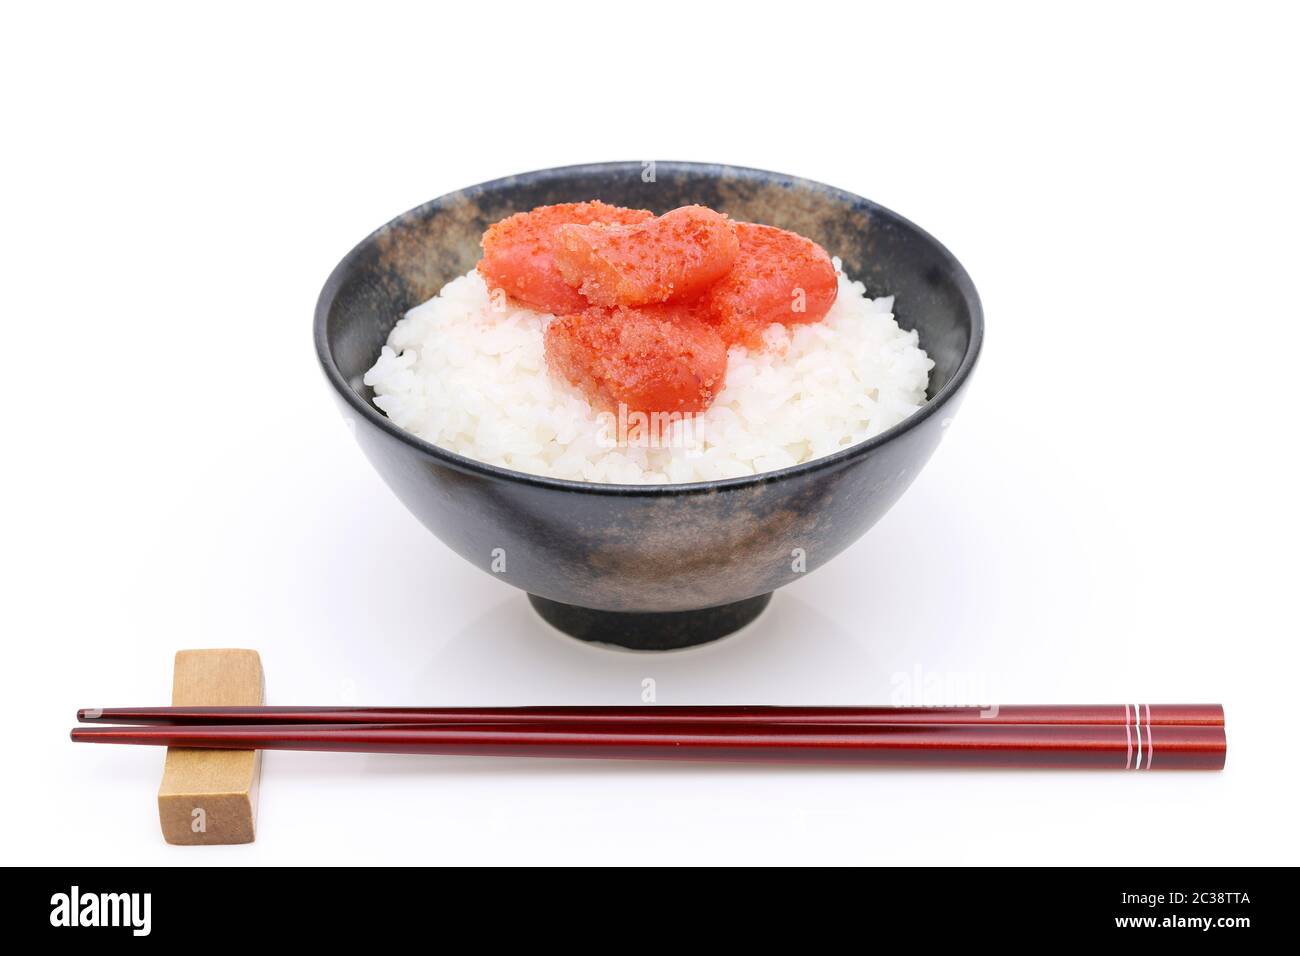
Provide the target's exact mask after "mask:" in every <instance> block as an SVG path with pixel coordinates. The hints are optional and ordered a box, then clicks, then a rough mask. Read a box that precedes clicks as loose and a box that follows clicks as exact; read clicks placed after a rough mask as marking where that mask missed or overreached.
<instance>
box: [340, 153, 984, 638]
mask: <svg viewBox="0 0 1300 956" xmlns="http://www.w3.org/2000/svg"><path fill="white" fill-rule="evenodd" d="M653 173H654V178H653V181H647V174H648V170H647V167H646V164H643V163H640V162H622V163H600V164H596V165H588V166H569V167H564V168H559V169H546V170H539V171H537V172H532V173H524V174H522V175H519V176H511V177H509V178H506V179H499V180H496V181H494V182H489V183H484V184H482V185H479V186H472V187H470V188H468V189H463V190H460V191H459V192H455V193H450V194H448V195H446V196H443V197H441V198H439V199H435V200H433V201H432V202H429V203H426V204H425V205H423V206H420V207H418V208H416V209H412V210H411V211H410V212H407V213H404V214H402V215H401V216H398V217H397V218H396V219H394V220H393V221H392V222H390V223H388V225H386V226H384V227H382V228H381V229H379V230H378V231H377V232H375V233H373V234H372V235H371V236H369V237H368V238H366V239H365V240H364V241H362V242H361V244H360V245H358V246H357V247H356V248H355V249H353V250H352V251H351V252H350V253H348V255H347V256H346V257H345V258H344V259H343V261H342V262H341V263H339V265H338V267H337V268H335V270H334V272H333V273H332V274H331V275H330V277H329V279H328V280H327V281H326V283H325V287H324V289H323V290H322V291H321V295H320V300H319V302H318V303H317V306H316V321H315V341H316V352H317V356H318V357H319V359H320V363H321V366H322V368H323V369H324V371H325V376H326V378H327V379H328V380H329V382H330V384H331V385H333V386H334V389H335V391H336V392H337V394H338V397H339V400H340V402H341V405H342V408H343V412H344V414H345V415H346V416H347V417H348V418H349V419H350V420H351V421H352V422H353V423H354V424H355V433H356V437H357V440H358V442H359V443H360V445H361V448H362V450H363V451H364V452H365V454H366V456H367V457H368V458H369V459H370V461H371V463H372V464H373V465H374V467H375V468H376V469H377V470H378V471H379V473H380V475H382V476H383V478H384V480H385V481H386V482H388V484H389V486H390V487H391V488H392V489H393V491H394V492H395V493H396V494H397V496H398V498H400V499H401V501H402V502H403V503H404V504H405V505H406V507H407V508H408V509H410V511H411V512H412V513H413V514H414V515H415V516H416V517H417V518H419V519H420V521H421V522H423V523H424V525H425V526H426V527H427V528H428V529H429V530H430V531H432V532H433V533H434V534H435V535H437V536H438V537H439V538H440V539H441V540H442V541H443V542H444V543H446V544H447V545H448V546H449V547H451V548H452V549H454V550H455V551H456V552H457V553H458V554H460V555H461V556H462V557H464V558H465V559H466V560H467V561H469V562H470V563H471V564H474V565H475V566H477V567H479V568H481V569H483V570H484V571H485V572H489V573H492V561H493V555H494V551H495V549H498V548H500V549H504V555H505V568H506V570H505V571H504V572H500V573H496V574H495V575H494V576H496V577H498V578H500V579H501V580H502V581H504V582H505V583H508V584H511V585H514V586H515V587H517V588H521V589H523V590H525V591H527V592H529V594H530V595H532V596H533V599H534V600H533V603H534V606H535V607H537V608H538V610H539V611H540V612H541V613H542V615H543V617H545V618H546V619H547V620H548V621H550V622H551V623H552V624H555V625H556V626H558V627H560V628H561V629H563V630H566V631H568V632H569V633H571V634H573V635H574V636H576V637H581V638H583V639H585V640H593V641H599V642H604V643H611V644H620V645H623V646H627V647H635V648H640V649H668V648H673V647H683V646H687V645H690V644H696V643H700V642H702V641H707V640H712V639H714V638H717V637H721V636H723V635H724V634H726V633H729V632H730V631H732V630H734V629H735V628H737V627H740V626H742V625H743V624H745V623H747V622H748V621H749V620H751V619H752V618H753V617H754V616H756V615H757V614H758V613H759V612H761V610H762V608H763V606H764V605H765V604H766V601H765V600H762V597H763V596H764V595H768V594H770V593H771V592H772V591H774V590H775V589H776V588H779V587H781V586H782V585H784V584H788V583H790V582H791V581H793V580H794V579H795V578H797V577H799V576H801V575H802V574H805V573H808V572H811V571H813V570H815V569H816V568H818V567H820V566H821V565H823V564H825V563H826V562H827V561H829V560H831V559H832V558H834V557H835V556H836V555H837V554H839V553H840V552H841V551H843V550H844V549H845V548H846V547H848V546H849V545H850V544H852V543H853V542H854V541H855V540H857V538H858V537H859V536H860V535H862V534H863V532H865V531H866V530H867V529H868V528H870V527H871V526H872V525H873V524H875V522H876V521H877V520H878V519H879V518H880V516H881V515H883V514H884V513H885V512H886V511H887V510H888V509H889V508H890V506H891V505H893V503H894V502H895V501H897V500H898V498H899V496H900V495H901V494H902V493H903V492H904V491H905V490H906V489H907V487H908V485H910V484H911V482H912V480H913V479H914V478H915V477H916V475H917V473H918V472H919V471H920V469H921V468H922V466H924V464H925V463H926V461H927V460H928V459H929V457H930V455H931V453H932V452H933V451H934V449H935V447H936V445H938V443H939V440H940V437H941V435H942V434H943V429H944V428H945V427H946V426H947V424H948V422H949V421H950V420H951V419H952V416H953V415H954V414H955V412H956V410H957V405H958V403H959V401H960V399H961V395H962V392H963V391H964V389H965V387H966V385H967V382H968V381H969V378H970V375H971V372H972V370H973V369H974V367H975V363H976V360H977V358H978V356H979V350H980V343H981V340H982V338H983V313H982V311H981V308H980V302H979V297H978V295H977V294H976V292H975V287H974V285H973V284H972V283H971V280H970V277H969V276H968V275H967V274H966V271H965V270H964V269H963V268H962V266H961V264H960V263H958V262H957V260H956V259H954V258H953V256H952V255H951V254H950V253H949V252H948V251H947V250H946V249H944V248H943V246H941V245H940V244H939V243H938V242H936V241H935V240H934V239H933V238H931V237H930V236H929V235H927V234H926V233H925V232H923V231H922V230H920V229H918V228H917V227H916V226H914V225H912V224H911V223H910V222H908V221H907V220H905V219H903V218H902V217H900V216H898V215H896V214H895V213H892V212H890V211H889V210H887V209H884V208H882V207H880V206H877V205H876V204H875V203H872V202H870V201H868V200H866V199H863V198H861V197H859V196H855V195H852V194H851V193H846V192H844V191H842V190H839V189H834V188H832V187H829V186H824V185H821V184H819V183H814V182H809V181H808V180H803V179H796V178H794V177H791V176H784V175H781V174H778V173H770V172H764V171H762V170H755V169H744V168H738V167H733V166H718V165H711V164H703V163H681V162H658V163H656V164H655V166H654V170H653ZM588 199H600V200H603V201H605V202H607V203H613V204H616V205H620V206H633V207H638V208H647V209H652V210H654V211H655V212H657V213H662V212H664V211H666V210H668V209H672V208H674V207H676V206H681V205H685V204H688V203H702V204H704V205H707V206H711V207H713V208H714V209H717V210H719V211H721V212H725V213H727V214H728V215H730V216H731V217H732V218H733V219H737V220H749V221H754V222H763V223H769V224H771V225H775V226H780V227H782V228H785V229H792V230H794V231H795V232H798V233H801V234H803V235H805V236H808V237H810V238H812V239H815V240H816V241H817V242H819V243H821V244H822V246H824V247H825V248H826V249H827V250H828V251H829V252H830V253H831V254H832V255H838V256H840V257H841V258H842V259H843V260H844V268H845V271H846V272H848V274H849V275H851V276H853V277H854V278H856V279H859V280H861V281H863V282H864V283H865V284H866V286H867V292H868V294H869V295H872V296H877V295H887V294H888V295H895V296H897V300H896V303H895V314H896V316H897V318H898V321H899V324H900V325H902V326H903V327H904V328H907V329H916V330H918V332H919V335H920V339H921V347H922V348H924V349H925V350H926V351H927V352H928V353H929V354H930V357H931V358H932V359H934V362H935V368H934V370H933V372H932V373H931V377H930V392H929V401H928V402H927V404H926V405H925V407H924V408H922V409H921V410H920V411H919V412H917V413H916V414H915V415H913V416H911V417H910V418H908V419H907V420H906V421H904V422H902V423H901V424H899V425H897V426H895V427H894V428H891V429H889V430H888V431H886V432H884V433H883V434H881V435H878V436H876V437H875V438H871V439H869V440H867V441H865V442H862V443H861V444H858V445H855V446H853V447H852V448H848V449H845V450H844V451H841V452H838V453H836V454H835V455H832V456H830V457H828V458H823V459H819V460H817V461H813V462H809V463H807V464H803V465H797V466H795V467H792V468H786V469H783V470H781V471H775V472H769V473H766V474H762V475H757V476H754V477H749V478H737V479H729V480H725V481H713V482H697V483H691V484H679V485H609V484H590V483H585V482H576V481H563V480H558V479H552V478H541V477H537V476H535V475H527V474H523V473H520V472H514V471H509V470H506V469H503V468H498V467H494V466H492V465H485V464H482V463H479V462H476V461H473V460H471V459H468V458H464V457H461V456H460V455H456V454H454V453H452V452H449V451H445V450H443V449H441V448H438V447H436V446H434V445H431V444H429V443H428V442H425V441H422V440H421V439H419V438H416V437H415V436H413V435H411V434H408V433H407V432H405V431H403V430H401V429H400V428H398V427H397V426H396V425H394V424H393V423H392V422H390V421H389V420H388V419H387V418H386V417H385V416H384V415H383V413H382V412H380V411H379V410H378V409H377V408H375V406H374V404H373V401H372V400H373V397H374V396H373V393H372V392H371V390H370V389H369V388H367V387H365V386H364V385H363V383H362V376H363V375H364V374H365V371H366V369H368V368H369V367H370V366H371V365H372V364H373V363H374V361H375V359H376V358H377V357H378V355H379V350H380V347H381V346H382V345H383V344H384V341H385V340H386V339H387V337H388V333H389V332H390V331H391V329H392V327H393V325H394V324H395V323H396V322H397V320H398V319H399V318H401V317H402V315H403V313H405V312H406V310H407V309H410V308H411V307H412V306H415V305H418V304H419V303H421V302H423V301H425V300H426V299H428V298H430V297H431V296H433V295H434V294H435V293H436V292H437V291H438V289H439V288H441V287H442V285H443V284H445V283H446V282H447V281H449V280H450V279H452V278H454V277H456V276H458V275H462V274H463V273H465V272H466V271H468V270H469V269H470V268H471V267H472V266H473V265H474V264H475V263H476V262H477V261H478V259H479V256H480V254H481V249H480V247H479V238H480V236H481V235H482V233H483V230H484V229H485V228H486V227H487V226H488V225H490V224H491V223H493V222H495V221H496V220H498V219H500V218H502V217H503V216H507V215H510V214H511V213H515V212H519V211H521V210H527V209H531V208H533V207H534V206H540V205H547V204H551V203H561V202H578V201H582V200H588ZM799 555H802V556H803V557H802V567H803V570H796V568H797V567H799V565H800V562H799V561H798V560H796V559H797V557H798V556H799ZM863 600H870V594H869V592H868V591H867V590H865V589H864V593H863ZM684 612H696V613H684Z"/></svg>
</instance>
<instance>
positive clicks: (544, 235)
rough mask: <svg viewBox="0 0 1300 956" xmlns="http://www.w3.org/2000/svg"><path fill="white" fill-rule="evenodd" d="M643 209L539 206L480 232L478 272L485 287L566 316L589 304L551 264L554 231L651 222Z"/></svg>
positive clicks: (583, 204)
mask: <svg viewBox="0 0 1300 956" xmlns="http://www.w3.org/2000/svg"><path fill="white" fill-rule="evenodd" d="M653 218H654V213H652V212H650V211H649V210H646V209H625V208H623V207H622V206H609V205H606V204H605V203H603V202H579V203H564V204H563V205H559V206H538V207H537V208H536V209H534V210H532V211H531V212H521V213H518V214H516V215H514V216H510V217H508V218H506V219H502V220H501V221H500V222H498V223H496V224H494V225H493V226H491V227H490V228H489V229H488V231H487V232H485V233H484V234H483V259H482V260H481V261H480V262H479V264H478V271H479V273H480V274H481V275H482V276H483V278H484V280H486V282H487V284H488V286H490V287H491V288H494V289H503V290H505V293H506V295H508V296H509V297H510V298H512V299H514V300H515V301H517V302H519V303H521V304H523V305H526V306H528V307H530V308H533V309H538V310H540V311H542V312H553V313H556V314H564V313H566V312H576V311H578V310H580V309H585V308H586V307H587V305H588V303H587V300H586V299H584V298H583V297H582V296H581V295H579V294H578V292H577V291H575V290H574V289H573V288H571V287H570V286H569V285H568V284H567V283H566V282H565V281H564V278H563V277H562V276H561V275H560V271H559V269H558V268H556V265H555V255H554V245H555V230H556V228H557V227H559V226H562V225H571V224H578V225H583V226H587V225H591V224H592V223H602V224H606V225H624V226H626V225H631V224H633V223H638V222H642V221H644V220H647V219H653Z"/></svg>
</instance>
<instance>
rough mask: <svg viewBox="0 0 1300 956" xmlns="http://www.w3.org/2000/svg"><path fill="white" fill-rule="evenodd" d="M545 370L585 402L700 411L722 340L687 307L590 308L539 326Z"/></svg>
mask: <svg viewBox="0 0 1300 956" xmlns="http://www.w3.org/2000/svg"><path fill="white" fill-rule="evenodd" d="M546 359H547V363H548V364H549V366H550V368H551V369H552V371H554V372H555V373H557V374H559V375H561V376H562V377H563V378H564V379H566V380H567V381H568V382H570V383H571V384H573V385H576V386H577V387H578V388H579V389H580V390H581V391H582V392H583V394H585V395H586V396H587V399H588V401H590V402H591V403H592V405H593V406H595V407H597V408H600V409H604V410H607V411H617V409H618V406H619V405H620V404H622V405H624V406H626V407H627V409H628V410H629V411H632V412H701V411H704V409H706V408H708V407H709V405H710V404H712V402H713V398H714V396H715V395H717V393H718V392H719V391H720V390H721V389H722V385H723V382H724V381H725V380H726V375H727V346H726V345H725V344H724V343H723V341H722V339H721V337H720V336H719V335H718V334H717V332H715V331H714V330H713V329H712V328H710V327H709V326H708V325H706V324H704V323H702V322H699V321H697V320H695V319H693V318H692V317H691V315H690V309H689V307H687V308H685V309H676V308H674V307H673V306H657V307H651V308H645V309H637V308H627V307H618V308H615V309H600V308H592V309H588V310H586V311H584V312H580V313H577V314H574V315H567V316H564V317H563V318H559V319H556V320H555V321H554V322H552V323H551V324H550V326H549V327H548V328H547V330H546Z"/></svg>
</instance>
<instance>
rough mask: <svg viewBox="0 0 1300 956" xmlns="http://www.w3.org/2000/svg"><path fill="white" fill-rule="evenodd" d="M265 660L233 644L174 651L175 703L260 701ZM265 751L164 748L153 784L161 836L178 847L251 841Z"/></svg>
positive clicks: (232, 703) (227, 704)
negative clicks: (157, 780)
mask: <svg viewBox="0 0 1300 956" xmlns="http://www.w3.org/2000/svg"><path fill="white" fill-rule="evenodd" d="M264 685H265V682H264V677H263V674H262V660H261V658H260V657H258V654H257V651H251V650H241V649H236V648H220V649H211V650H186V651H177V652H176V664H175V668H174V671H173V675H172V704H173V705H174V706H191V707H196V706H227V707H228V706H235V705H248V704H261V703H262V700H263V694H264ZM261 773H262V754H261V751H256V750H197V749H187V748H180V747H169V748H168V749H167V759H166V761H165V762H164V764H163V777H162V785H161V786H160V787H159V788H158V820H159V823H161V825H162V832H163V839H165V840H166V841H167V842H168V843H175V844H182V845H201V844H231V843H252V842H253V839H254V836H255V832H256V821H257V785H258V780H259V778H260V777H261Z"/></svg>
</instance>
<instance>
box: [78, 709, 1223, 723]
mask: <svg viewBox="0 0 1300 956" xmlns="http://www.w3.org/2000/svg"><path fill="white" fill-rule="evenodd" d="M77 720H79V721H82V722H85V723H102V724H168V725H203V724H223V725H233V724H315V723H324V722H328V723H344V724H434V723H448V722H452V723H458V724H479V723H501V722H508V723H513V722H521V721H526V722H529V723H538V724H545V723H556V722H569V721H574V720H599V721H601V722H605V723H611V724H626V725H630V726H640V725H643V724H649V723H661V722H664V721H672V722H678V723H682V724H694V723H726V724H735V725H737V726H763V725H766V724H772V723H782V724H792V723H793V724H847V725H874V724H930V723H935V722H941V723H974V724H980V725H986V724H990V723H992V724H1070V725H1076V724H1098V725H1118V726H1124V725H1136V724H1150V725H1152V726H1157V727H1158V726H1210V727H1215V726H1217V727H1222V726H1223V707H1222V706H1220V705H1218V704H1100V705H1097V704H1071V705H1055V704H1053V705H1045V706H1044V705H1024V704H1016V705H1008V706H1002V707H997V708H980V707H781V706H770V705H731V706H660V705H653V706H647V705H643V706H634V707H626V706H605V707H602V706H540V707H539V706H533V707H293V706H283V705H281V706H259V707H112V708H94V709H90V708H85V709H82V710H79V711H77Z"/></svg>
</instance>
